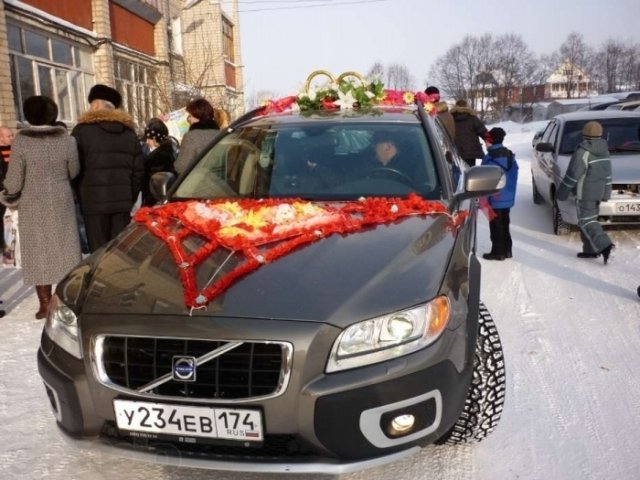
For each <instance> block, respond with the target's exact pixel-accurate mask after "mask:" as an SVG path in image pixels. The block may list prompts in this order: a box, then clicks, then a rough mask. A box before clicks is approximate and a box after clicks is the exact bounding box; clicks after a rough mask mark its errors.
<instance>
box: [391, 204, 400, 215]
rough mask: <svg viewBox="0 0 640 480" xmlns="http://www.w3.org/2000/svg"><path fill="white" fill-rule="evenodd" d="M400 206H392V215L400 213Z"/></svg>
mask: <svg viewBox="0 0 640 480" xmlns="http://www.w3.org/2000/svg"><path fill="white" fill-rule="evenodd" d="M398 210H399V209H398V205H395V204H394V205H391V213H398Z"/></svg>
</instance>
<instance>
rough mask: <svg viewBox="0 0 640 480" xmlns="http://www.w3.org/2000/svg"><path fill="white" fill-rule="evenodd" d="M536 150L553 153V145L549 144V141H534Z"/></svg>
mask: <svg viewBox="0 0 640 480" xmlns="http://www.w3.org/2000/svg"><path fill="white" fill-rule="evenodd" d="M536 151H538V152H545V153H553V145H551V144H550V143H549V142H539V143H536Z"/></svg>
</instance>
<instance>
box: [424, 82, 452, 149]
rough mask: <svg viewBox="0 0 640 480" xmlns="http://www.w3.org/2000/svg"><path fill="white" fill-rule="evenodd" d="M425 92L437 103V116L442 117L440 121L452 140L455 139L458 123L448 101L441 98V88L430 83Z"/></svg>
mask: <svg viewBox="0 0 640 480" xmlns="http://www.w3.org/2000/svg"><path fill="white" fill-rule="evenodd" d="M424 93H426V94H427V95H429V97H430V98H431V100H432V101H433V103H434V104H435V106H436V112H437V117H438V118H439V119H440V121H441V122H442V124H443V125H444V128H445V129H446V130H447V132H448V133H449V136H450V137H451V140H453V139H455V138H456V124H455V121H454V120H453V116H452V115H451V112H450V111H449V105H447V102H445V101H442V100H440V90H439V89H438V87H434V86H433V85H430V86H428V87H427V88H426V89H425V90H424Z"/></svg>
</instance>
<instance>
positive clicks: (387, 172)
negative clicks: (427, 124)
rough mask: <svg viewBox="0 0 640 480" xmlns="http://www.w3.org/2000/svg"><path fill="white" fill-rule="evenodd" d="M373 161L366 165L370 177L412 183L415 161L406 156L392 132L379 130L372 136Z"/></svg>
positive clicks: (406, 153)
mask: <svg viewBox="0 0 640 480" xmlns="http://www.w3.org/2000/svg"><path fill="white" fill-rule="evenodd" d="M371 144H372V146H373V153H374V156H375V159H374V161H371V162H370V164H369V165H368V167H369V169H370V170H369V172H367V175H368V176H370V177H378V178H382V177H385V178H390V179H395V180H398V181H401V182H403V183H409V184H412V183H413V178H415V176H414V174H415V173H416V162H415V159H413V158H411V156H410V155H408V152H406V151H405V149H404V148H403V145H402V143H401V142H399V141H398V140H397V139H396V138H395V137H394V135H393V133H392V132H388V131H385V130H379V131H377V132H375V133H374V134H373V138H372V142H371Z"/></svg>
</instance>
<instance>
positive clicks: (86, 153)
mask: <svg viewBox="0 0 640 480" xmlns="http://www.w3.org/2000/svg"><path fill="white" fill-rule="evenodd" d="M88 101H89V105H90V107H89V111H88V112H86V113H84V114H83V115H82V116H81V117H80V119H79V120H78V124H77V125H76V126H75V128H74V129H73V131H72V132H71V135H72V136H73V137H74V138H75V139H76V141H77V142H78V151H79V153H80V165H81V171H80V176H79V177H78V182H77V184H76V191H77V194H78V201H79V203H80V209H81V211H82V217H83V218H84V223H85V228H86V232H87V240H88V243H89V250H90V251H91V252H95V251H96V250H97V249H98V248H100V247H101V246H102V245H104V244H105V243H107V242H108V241H109V240H111V239H113V238H115V237H116V235H118V234H119V233H120V232H121V231H122V230H123V229H124V228H125V227H126V226H127V225H128V224H129V222H130V220H131V209H132V208H133V205H134V203H135V202H136V200H137V198H138V194H139V193H140V191H141V189H142V182H143V177H144V162H143V156H142V147H141V145H140V142H139V141H138V136H137V135H136V133H135V131H134V129H135V125H134V122H133V119H132V118H131V116H130V115H129V114H128V113H126V112H124V111H122V110H119V109H118V107H119V106H120V103H121V102H122V97H121V96H120V94H119V93H118V91H117V90H114V89H113V88H111V87H108V86H106V85H100V84H98V85H95V86H94V87H93V88H91V90H90V92H89V98H88Z"/></svg>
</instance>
